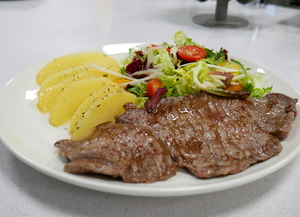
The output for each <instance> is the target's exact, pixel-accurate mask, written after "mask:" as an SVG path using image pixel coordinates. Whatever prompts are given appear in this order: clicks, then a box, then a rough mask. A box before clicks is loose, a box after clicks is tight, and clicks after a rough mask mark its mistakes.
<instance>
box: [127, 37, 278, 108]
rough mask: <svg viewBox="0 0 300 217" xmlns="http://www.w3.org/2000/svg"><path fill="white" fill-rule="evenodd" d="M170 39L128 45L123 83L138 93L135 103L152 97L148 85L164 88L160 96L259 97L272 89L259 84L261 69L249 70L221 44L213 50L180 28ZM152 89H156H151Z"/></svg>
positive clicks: (141, 104) (261, 74)
mask: <svg viewBox="0 0 300 217" xmlns="http://www.w3.org/2000/svg"><path fill="white" fill-rule="evenodd" d="M173 40H174V44H169V43H167V42H164V43H162V44H159V45H157V44H155V45H154V44H148V45H146V46H144V47H141V48H131V49H130V50H129V52H128V57H127V58H126V59H124V60H123V61H121V64H122V66H123V67H122V70H121V72H122V74H123V75H124V76H128V77H129V78H130V79H129V81H128V82H126V83H123V84H122V85H124V86H126V89H127V91H130V92H132V93H134V94H136V95H137V96H138V100H137V106H138V107H143V106H144V103H145V102H146V101H147V100H148V99H149V98H151V97H149V95H148V94H147V93H148V91H149V90H150V89H149V88H165V89H166V91H164V94H163V96H160V97H171V96H172V97H178V96H181V95H185V94H191V93H195V92H197V91H199V90H203V91H207V92H209V93H213V94H216V95H221V96H227V97H233V96H238V95H250V96H252V97H257V98H258V97H262V96H264V95H265V94H266V93H268V92H270V91H271V90H272V87H267V88H264V87H263V86H262V84H261V82H260V80H261V77H262V76H263V73H259V72H257V73H253V74H251V73H250V72H249V70H250V68H245V67H244V65H243V64H242V63H240V62H239V61H237V60H233V59H231V60H228V51H227V50H225V49H223V48H220V50H219V51H216V52H215V51H214V50H212V49H208V48H206V47H204V46H201V45H198V44H196V43H195V41H194V40H193V39H191V38H188V37H187V36H186V34H185V33H184V32H182V31H179V32H177V33H175V35H174V37H173ZM198 50H200V51H201V52H202V53H201V55H202V56H199V55H198V53H197V52H198ZM197 55H198V56H197ZM153 79H159V80H160V81H161V87H153V86H150V85H148V84H149V83H150V81H151V80H153ZM153 91H156V90H153V89H151V92H153ZM160 92H161V91H160Z"/></svg>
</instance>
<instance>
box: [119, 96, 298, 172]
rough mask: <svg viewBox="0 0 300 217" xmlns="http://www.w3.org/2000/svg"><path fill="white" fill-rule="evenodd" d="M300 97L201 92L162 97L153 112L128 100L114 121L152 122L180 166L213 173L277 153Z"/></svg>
mask: <svg viewBox="0 0 300 217" xmlns="http://www.w3.org/2000/svg"><path fill="white" fill-rule="evenodd" d="M297 101H298V100H297V99H293V98H291V97H288V96H285V95H283V94H279V93H270V94H267V95H266V96H265V97H263V98H259V99H257V98H252V97H246V98H244V99H238V98H225V97H220V96H215V95H211V94H208V93H206V92H203V91H200V92H198V93H196V94H190V95H185V96H180V97H177V98H173V97H168V98H164V99H161V100H160V102H159V103H158V104H157V105H156V107H155V108H154V110H153V112H152V113H147V111H146V110H145V109H137V108H136V107H135V105H134V104H132V103H128V104H125V105H124V108H125V109H126V112H125V113H123V114H121V115H119V116H116V122H117V123H124V124H132V125H136V126H149V127H151V130H152V133H153V134H155V135H156V136H157V137H158V138H159V139H160V140H162V141H163V142H164V143H165V144H166V146H167V147H168V149H169V152H170V154H171V156H172V158H173V159H174V160H175V161H176V162H177V163H178V165H179V166H180V167H186V168H187V169H189V170H190V171H191V172H192V173H193V174H194V175H195V176H196V177H199V178H211V177H216V176H222V175H227V174H234V173H238V172H240V171H243V170H245V169H246V168H248V167H249V166H250V165H251V164H254V163H256V162H259V161H264V160H267V159H269V158H271V157H273V156H276V155H277V154H279V152H280V151H281V149H282V146H281V143H280V140H279V139H282V138H284V137H285V136H286V135H287V134H288V132H289V131H290V129H291V127H292V123H293V121H294V119H295V117H296V114H297V111H296V103H297Z"/></svg>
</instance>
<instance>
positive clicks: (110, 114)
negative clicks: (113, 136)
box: [70, 91, 136, 139]
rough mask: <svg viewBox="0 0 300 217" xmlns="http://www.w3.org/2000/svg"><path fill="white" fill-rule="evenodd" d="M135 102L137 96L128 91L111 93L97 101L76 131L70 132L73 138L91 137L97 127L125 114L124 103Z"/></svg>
mask: <svg viewBox="0 0 300 217" xmlns="http://www.w3.org/2000/svg"><path fill="white" fill-rule="evenodd" d="M135 100H136V96H135V95H133V94H131V93H129V92H127V91H120V92H114V93H109V94H107V95H104V97H101V98H99V99H97V100H96V101H94V102H93V104H92V105H91V106H90V107H89V109H88V110H87V111H86V112H85V113H84V114H82V118H80V119H79V120H78V121H77V123H76V124H75V128H74V130H73V131H72V132H70V133H71V138H72V139H82V138H85V137H87V136H89V135H91V134H92V133H93V132H94V131H95V128H96V126H97V125H99V124H101V123H104V122H107V121H114V120H115V119H114V117H115V116H116V115H119V114H121V113H122V112H124V108H123V105H124V103H126V102H135Z"/></svg>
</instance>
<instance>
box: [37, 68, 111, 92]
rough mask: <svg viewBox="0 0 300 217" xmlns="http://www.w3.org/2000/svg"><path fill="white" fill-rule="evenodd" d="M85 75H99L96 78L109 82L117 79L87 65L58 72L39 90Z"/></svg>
mask: <svg viewBox="0 0 300 217" xmlns="http://www.w3.org/2000/svg"><path fill="white" fill-rule="evenodd" d="M86 73H94V74H95V75H97V74H99V75H98V76H97V77H100V76H102V77H105V78H108V79H110V80H113V79H117V77H116V76H114V75H111V74H108V73H105V72H102V71H99V70H98V69H94V68H92V67H90V66H89V65H82V66H77V67H73V68H71V69H66V70H63V71H60V72H58V73H56V74H54V75H52V76H50V77H49V78H47V79H46V80H45V81H44V82H43V83H42V84H41V87H40V90H41V91H42V90H44V89H46V88H48V87H50V86H53V85H55V84H58V83H60V82H62V81H64V80H66V79H68V78H73V79H76V77H78V76H82V75H85V74H86Z"/></svg>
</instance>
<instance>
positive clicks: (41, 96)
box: [37, 71, 102, 113]
mask: <svg viewBox="0 0 300 217" xmlns="http://www.w3.org/2000/svg"><path fill="white" fill-rule="evenodd" d="M90 77H100V78H101V77H102V72H101V71H95V72H87V71H83V72H81V73H79V74H78V75H76V76H72V77H70V78H67V79H65V80H63V81H61V82H59V83H57V84H55V85H52V86H49V87H47V88H42V87H41V88H40V89H39V91H38V93H37V94H38V103H37V107H38V108H39V109H40V111H41V112H42V113H48V112H50V110H51V109H52V106H53V104H54V102H55V101H56V99H57V97H58V95H59V94H60V93H61V92H62V91H63V90H64V89H65V88H66V87H68V86H69V85H70V84H72V83H73V82H76V81H79V80H83V79H86V78H90Z"/></svg>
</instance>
